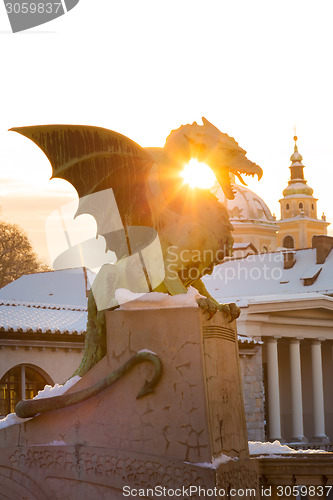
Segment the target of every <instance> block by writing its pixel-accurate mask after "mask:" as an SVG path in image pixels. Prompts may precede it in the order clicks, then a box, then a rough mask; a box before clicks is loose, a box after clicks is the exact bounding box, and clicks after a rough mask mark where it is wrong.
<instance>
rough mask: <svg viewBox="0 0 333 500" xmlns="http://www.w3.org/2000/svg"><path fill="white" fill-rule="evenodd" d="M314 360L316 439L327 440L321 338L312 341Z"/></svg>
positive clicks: (313, 383) (313, 384)
mask: <svg viewBox="0 0 333 500" xmlns="http://www.w3.org/2000/svg"><path fill="white" fill-rule="evenodd" d="M311 360H312V387H313V389H312V390H313V418H314V436H313V439H314V440H315V441H327V439H328V438H327V436H326V434H325V410H324V388H323V367H322V358H321V340H320V339H316V340H312V342H311Z"/></svg>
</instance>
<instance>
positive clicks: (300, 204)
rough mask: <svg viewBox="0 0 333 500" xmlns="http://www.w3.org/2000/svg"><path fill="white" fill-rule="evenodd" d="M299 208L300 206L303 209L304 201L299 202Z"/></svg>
mask: <svg viewBox="0 0 333 500" xmlns="http://www.w3.org/2000/svg"><path fill="white" fill-rule="evenodd" d="M298 208H299V209H300V210H303V203H302V202H300V203H299V204H298Z"/></svg>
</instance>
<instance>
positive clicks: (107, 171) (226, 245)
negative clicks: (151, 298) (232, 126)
mask: <svg viewBox="0 0 333 500" xmlns="http://www.w3.org/2000/svg"><path fill="white" fill-rule="evenodd" d="M202 120H203V125H198V124H197V123H196V122H194V123H192V124H188V125H183V126H181V127H180V128H178V129H177V130H173V131H172V132H171V133H170V135H169V136H168V138H167V140H166V143H165V146H164V147H163V148H142V147H140V146H139V145H138V144H136V143H135V142H133V141H131V140H130V139H128V138H127V137H125V136H123V135H121V134H118V133H116V132H113V131H110V130H107V129H103V128H98V127H92V126H81V125H42V126H32V127H22V128H13V129H11V130H13V131H16V132H19V133H20V134H22V135H24V136H26V137H28V138H29V139H31V140H32V141H33V142H35V144H37V145H38V146H39V147H40V148H41V149H42V151H43V152H44V153H45V154H46V156H47V157H48V159H49V161H50V163H51V165H52V168H53V174H52V177H58V178H62V179H65V180H67V181H68V182H70V183H71V184H72V185H73V186H74V187H75V189H76V190H77V192H78V195H79V208H78V211H77V215H78V214H82V213H90V214H91V215H93V216H94V217H95V219H96V222H97V231H98V234H101V235H103V236H104V238H105V240H106V250H111V251H113V252H115V253H116V256H117V262H120V263H121V262H122V261H124V260H125V259H126V258H128V256H129V255H131V254H133V253H135V252H139V253H140V251H139V250H140V249H141V250H142V249H143V248H145V246H146V245H147V238H148V240H149V238H150V239H151V238H152V234H153V235H157V237H158V240H159V245H160V248H161V254H162V259H163V273H162V274H161V273H159V274H158V276H159V277H160V278H159V279H154V277H153V276H151V273H150V272H149V269H145V277H146V287H148V289H147V288H145V289H141V288H140V286H141V285H138V286H137V288H136V289H132V291H134V292H137V291H143V292H144V291H157V292H164V293H168V294H171V295H175V294H180V293H186V292H187V289H188V287H189V286H193V287H194V288H196V289H197V290H198V291H199V293H200V294H201V295H202V296H203V298H201V299H198V304H199V306H200V307H202V308H203V309H204V311H206V312H208V314H209V315H210V316H212V315H213V314H214V313H215V312H216V311H217V310H220V311H223V312H224V313H225V314H226V315H228V316H229V317H230V320H232V319H235V318H237V317H238V315H239V309H238V308H237V307H236V305H235V304H219V303H218V302H217V301H216V300H215V299H214V298H213V297H211V296H210V295H209V293H208V291H207V290H206V288H205V286H204V284H203V282H202V281H201V278H202V276H204V275H205V274H209V273H211V272H212V271H213V268H214V266H215V265H216V264H218V263H220V262H222V260H223V259H224V257H226V256H228V255H231V251H232V243H233V239H232V236H231V231H232V225H231V223H230V222H229V218H228V213H227V211H226V209H225V207H224V206H223V205H222V204H221V203H220V202H219V201H218V200H217V198H216V196H215V195H214V194H213V193H212V192H211V191H210V190H209V189H199V188H196V189H194V188H191V187H190V186H189V185H187V184H185V183H184V182H183V178H182V176H181V174H182V171H183V169H184V165H185V164H187V163H188V162H189V161H190V160H191V159H197V160H198V161H200V162H203V163H205V164H206V165H208V166H209V167H210V168H211V169H212V171H213V172H214V174H215V176H216V179H217V182H218V183H219V185H220V186H221V188H222V189H223V192H224V194H225V196H226V197H227V198H228V199H232V198H233V197H234V192H233V189H232V184H231V176H237V177H238V178H239V179H240V180H241V182H243V180H242V178H241V175H242V174H245V175H251V176H254V175H257V176H258V178H259V179H260V177H261V175H262V170H261V168H260V167H259V166H257V165H256V164H254V163H252V162H251V161H250V160H248V159H247V158H246V151H244V150H243V149H242V148H240V147H239V145H238V144H237V142H236V141H235V140H234V139H233V138H231V137H229V136H228V135H227V134H224V133H222V132H221V131H220V130H218V129H217V128H216V127H215V126H214V125H212V124H211V123H210V122H209V121H208V120H206V119H205V118H203V119H202ZM243 183H244V182H243ZM110 192H112V197H113V200H114V201H115V204H116V207H117V210H118V212H119V217H120V220H121V228H119V227H118V229H117V230H110V228H109V225H108V223H107V219H108V214H110V211H109V212H108V210H107V209H106V208H105V207H103V206H102V207H101V206H100V204H98V203H95V199H96V195H97V194H100V193H110ZM109 198H110V197H109ZM104 199H105V198H104ZM135 228H141V229H142V228H143V229H151V230H152V231H153V233H149V234H150V236H148V237H147V234H148V233H147V231H146V232H145V231H143V232H142V235H143V236H139V237H138V236H137V237H136V241H135V242H134V243H133V241H134V240H133V237H132V236H131V234H133V230H134V229H135ZM140 234H141V233H140ZM144 235H146V236H144ZM140 255H141V254H140ZM184 255H186V258H185V257H184ZM141 261H142V259H141ZM142 264H143V267H145V266H144V262H142ZM99 274H101V276H102V274H103V267H102V269H101V271H100V273H99ZM134 274H135V273H134ZM100 281H101V279H99V276H98V275H97V278H96V281H95V282H96V283H98V282H100ZM132 281H133V280H132ZM134 288H135V287H134ZM94 291H95V293H90V296H89V300H88V323H87V334H86V348H85V353H84V357H83V360H82V362H81V365H80V367H79V369H78V370H77V372H76V373H78V374H79V375H83V374H84V373H86V371H88V370H89V369H90V368H91V367H92V366H93V365H94V364H96V363H97V362H98V361H99V360H100V359H101V358H102V357H103V356H104V355H105V352H106V345H105V342H106V340H105V339H106V335H105V313H104V310H103V307H100V306H99V304H98V300H97V299H98V297H97V295H98V293H102V294H104V295H105V294H106V291H105V290H103V289H102V290H101V291H98V289H97V287H96V286H95V288H93V292H94ZM102 302H103V301H102ZM116 306H117V303H116V301H115V299H114V298H113V297H112V299H111V300H110V301H109V302H108V307H105V306H104V309H106V308H108V309H110V308H111V309H112V308H113V307H116Z"/></svg>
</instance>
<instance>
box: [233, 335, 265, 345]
mask: <svg viewBox="0 0 333 500" xmlns="http://www.w3.org/2000/svg"><path fill="white" fill-rule="evenodd" d="M237 337H238V342H240V343H241V344H263V342H262V341H261V340H255V339H253V338H252V337H248V336H247V335H240V334H238V335H237Z"/></svg>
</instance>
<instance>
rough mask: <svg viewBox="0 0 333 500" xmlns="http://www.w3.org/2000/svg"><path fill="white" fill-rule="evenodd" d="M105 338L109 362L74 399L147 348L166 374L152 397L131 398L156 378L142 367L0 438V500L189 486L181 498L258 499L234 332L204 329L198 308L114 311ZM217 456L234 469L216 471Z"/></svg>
mask: <svg viewBox="0 0 333 500" xmlns="http://www.w3.org/2000/svg"><path fill="white" fill-rule="evenodd" d="M107 331H108V334H107V335H108V337H107V351H108V353H107V356H105V358H103V359H102V360H101V361H100V363H98V365H96V366H95V367H94V368H93V369H92V370H90V371H89V372H88V373H87V374H86V375H85V376H84V377H83V378H82V379H81V380H80V381H79V382H78V383H77V384H76V385H75V386H74V387H72V388H71V390H70V391H71V392H76V391H78V390H79V389H82V388H85V387H88V386H90V385H91V384H92V383H95V382H97V381H98V380H100V379H102V378H103V377H105V376H106V375H107V374H108V373H110V372H112V371H114V370H116V369H117V368H118V367H119V366H120V365H122V364H123V363H124V362H125V361H127V360H128V359H129V358H130V357H131V356H132V355H133V354H135V353H136V352H138V351H140V350H144V349H148V350H150V351H152V352H155V353H156V354H157V355H158V357H159V358H160V360H161V362H162V365H163V374H162V378H161V380H160V381H159V383H158V385H157V386H156V387H155V390H154V392H153V393H151V394H148V395H146V396H144V397H142V398H141V399H136V394H137V393H138V391H139V390H140V389H141V387H142V385H143V383H144V381H145V380H146V379H148V380H149V379H151V377H152V373H153V367H152V365H151V364H150V363H142V364H141V365H138V366H136V367H135V368H133V370H132V371H131V372H129V373H128V374H127V375H125V376H124V377H123V378H122V379H120V380H119V381H118V382H117V383H116V384H115V385H114V386H112V387H109V388H108V389H106V390H105V391H103V392H101V393H100V394H98V395H96V396H94V397H93V398H91V399H89V400H87V401H85V402H82V403H80V404H76V405H74V406H72V407H68V408H65V409H62V410H54V411H51V412H49V413H46V414H43V415H38V416H36V417H34V418H33V419H32V420H30V421H28V422H26V423H24V424H21V425H15V426H12V427H9V428H7V429H3V430H1V431H0V446H1V450H0V476H1V477H0V482H1V485H2V488H1V491H0V499H2V498H17V499H19V498H22V499H23V498H27V499H29V500H30V499H31V500H33V499H35V498H36V499H52V500H53V499H55V500H56V499H58V498H59V499H60V498H61V499H63V498H66V499H69V500H70V499H72V500H76V499H78V498H80V500H86V499H87V500H90V499H91V498H94V497H96V498H101V499H103V498H105V499H118V498H119V499H120V498H121V499H123V498H126V496H127V497H128V498H133V497H134V496H136V495H135V494H134V493H133V492H132V493H131V488H132V489H133V488H134V489H135V490H137V489H138V488H141V489H143V490H144V491H143V492H142V493H143V494H142V495H140V496H141V498H158V497H159V495H158V490H156V489H154V488H156V487H160V488H163V487H164V488H166V489H169V490H170V491H169V493H172V490H175V489H178V493H179V488H190V487H192V489H191V490H186V492H185V493H184V492H182V494H181V495H178V498H179V497H181V498H200V497H201V498H202V497H203V494H200V493H199V490H198V488H199V487H201V488H204V489H214V488H217V489H216V496H215V497H214V496H213V498H228V491H229V492H230V490H231V489H234V490H237V489H242V490H243V489H252V490H253V491H255V492H256V496H254V495H253V496H251V498H256V497H257V498H259V497H258V488H259V485H258V470H257V462H256V461H254V460H250V459H249V457H248V447H247V436H246V428H245V415H244V408H243V398H242V391H241V381H240V372H239V364H238V345H237V341H236V331H235V323H232V324H229V323H227V321H226V319H225V318H224V316H223V315H222V314H221V313H218V314H216V315H215V316H214V318H213V319H212V320H210V321H207V320H205V318H204V315H203V314H202V312H201V310H200V309H199V308H196V307H185V308H165V309H151V310H147V309H146V310H142V309H141V310H117V311H114V312H109V313H107ZM221 454H224V455H227V456H229V457H231V458H232V460H230V461H228V459H226V458H224V460H222V461H224V462H225V463H222V464H221V465H219V466H218V463H216V462H215V463H214V462H213V464H212V459H213V458H217V457H220V456H221ZM214 465H215V467H214ZM125 487H126V488H127V489H126V488H125ZM124 488H125V489H124ZM149 488H150V490H149ZM4 491H6V492H7V493H3V492H4ZM10 491H11V492H14V493H12V495H11V496H10V495H9V492H10ZM202 491H203V490H202ZM127 492H129V495H126V494H127ZM187 493H189V495H188V494H187ZM1 495H2V496H1ZM13 495H14V496H13ZM207 495H208V496H210V495H209V494H207ZM138 496H139V495H138ZM176 496H177V493H175V497H176ZM208 496H207V497H208ZM248 496H249V495H248ZM169 497H172V495H170V494H169ZM233 497H234V498H237V496H236V495H233Z"/></svg>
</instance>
